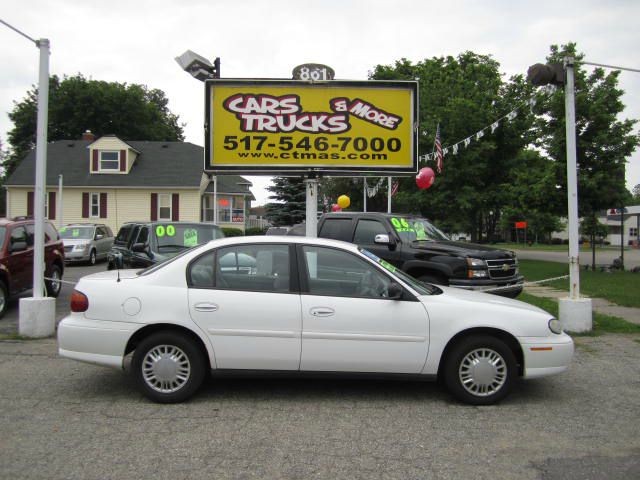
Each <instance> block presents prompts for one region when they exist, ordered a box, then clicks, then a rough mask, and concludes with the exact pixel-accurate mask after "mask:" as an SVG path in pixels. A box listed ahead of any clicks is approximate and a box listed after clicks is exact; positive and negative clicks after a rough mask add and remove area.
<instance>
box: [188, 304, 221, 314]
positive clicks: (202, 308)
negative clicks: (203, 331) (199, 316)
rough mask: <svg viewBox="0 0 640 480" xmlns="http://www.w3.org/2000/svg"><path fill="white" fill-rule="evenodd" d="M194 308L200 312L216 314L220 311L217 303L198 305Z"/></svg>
mask: <svg viewBox="0 0 640 480" xmlns="http://www.w3.org/2000/svg"><path fill="white" fill-rule="evenodd" d="M193 308H194V309H195V310H197V311H198V312H215V311H216V310H218V305H216V304H215V303H196V304H195V305H194V306H193Z"/></svg>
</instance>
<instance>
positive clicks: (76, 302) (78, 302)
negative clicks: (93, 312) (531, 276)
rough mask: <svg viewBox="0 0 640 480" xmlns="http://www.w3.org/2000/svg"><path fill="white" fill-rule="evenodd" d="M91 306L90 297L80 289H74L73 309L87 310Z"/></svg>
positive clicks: (72, 297) (77, 310)
mask: <svg viewBox="0 0 640 480" xmlns="http://www.w3.org/2000/svg"><path fill="white" fill-rule="evenodd" d="M88 308H89V299H88V298H87V296H86V295H85V294H84V293H82V292H79V291H78V290H74V291H73V293H72V294H71V311H72V312H86V311H87V309H88Z"/></svg>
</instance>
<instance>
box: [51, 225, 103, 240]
mask: <svg viewBox="0 0 640 480" xmlns="http://www.w3.org/2000/svg"><path fill="white" fill-rule="evenodd" d="M93 229H94V227H74V226H67V227H62V228H61V229H60V230H58V232H59V233H60V236H61V237H62V239H63V240H88V239H92V238H93Z"/></svg>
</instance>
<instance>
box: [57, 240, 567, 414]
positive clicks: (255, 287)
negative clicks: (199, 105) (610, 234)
mask: <svg viewBox="0 0 640 480" xmlns="http://www.w3.org/2000/svg"><path fill="white" fill-rule="evenodd" d="M248 258H250V259H252V261H251V268H246V265H245V263H247V259H248ZM221 259H222V260H223V261H221ZM234 259H235V260H234ZM221 263H222V264H223V265H222V266H221V265H220V264H221ZM71 312H72V313H71V314H70V315H69V316H67V317H66V318H65V319H64V320H62V322H61V323H60V325H59V328H58V345H59V353H60V355H61V356H63V357H67V358H72V359H75V360H80V361H84V362H90V363H97V364H100V365H109V366H113V367H116V368H120V369H122V368H125V366H129V361H130V370H131V373H132V374H133V376H134V377H135V380H136V383H137V385H138V386H139V388H140V390H141V391H142V393H144V394H145V395H146V396H147V397H149V398H150V399H152V400H154V401H157V402H163V403H172V402H180V401H183V400H185V399H187V398H189V397H190V396H192V395H193V394H194V393H195V392H196V391H197V390H198V388H199V387H200V385H201V384H202V382H203V380H204V378H205V376H206V373H207V371H211V372H212V373H213V374H214V375H215V374H220V373H229V372H240V371H242V372H247V371H250V372H253V373H257V372H262V373H268V372H273V371H278V372H290V373H292V374H310V373H318V372H325V373H326V372H342V373H344V372H348V373H350V374H353V375H363V374H364V375H366V374H373V373H375V374H378V375H379V374H385V375H389V376H394V375H402V376H404V377H408V378H414V379H415V378H418V379H431V380H434V379H437V378H441V379H442V380H443V381H444V384H445V385H446V386H447V387H448V389H449V391H450V392H451V393H452V394H453V395H454V396H455V397H457V398H458V399H460V400H461V401H464V402H467V403H471V404H475V405H485V404H491V403H494V402H497V401H499V400H500V399H502V398H504V397H505V396H506V395H507V393H508V392H509V391H510V390H511V388H512V386H513V384H514V381H515V379H516V377H519V376H521V377H525V378H534V377H541V376H545V375H552V374H556V373H560V372H563V371H564V370H566V369H567V367H568V365H569V363H570V361H571V357H572V356H573V342H572V340H571V338H570V337H569V336H568V335H566V334H565V333H563V332H562V329H561V327H560V323H559V322H558V320H556V319H555V318H553V316H552V315H551V314H549V313H547V312H545V311H544V310H541V309H539V308H537V307H534V306H531V305H528V304H526V303H522V302H519V301H517V300H510V299H506V298H502V297H498V296H495V295H488V294H483V293H477V292H470V291H464V290H457V289H451V288H446V287H438V286H433V285H429V284H425V283H422V282H419V281H417V280H415V279H413V278H411V277H409V276H407V275H405V274H404V273H403V272H401V271H400V270H397V269H396V268H394V267H393V266H392V265H390V264H388V263H387V262H385V261H384V260H381V259H379V258H378V257H376V256H375V255H373V254H371V253H370V252H368V251H366V250H363V249H360V248H358V247H357V246H355V245H352V244H348V243H344V242H338V241H332V240H322V239H312V238H306V237H273V236H269V237H239V238H238V237H236V238H225V239H220V240H214V241H212V242H210V243H208V244H206V245H202V246H199V247H195V248H193V249H190V250H188V251H186V252H184V253H183V254H181V255H179V256H177V257H175V258H174V259H172V260H169V261H167V262H165V263H163V264H160V265H156V266H154V267H151V268H148V269H146V270H139V271H136V270H120V271H108V272H102V273H96V274H93V275H89V276H86V277H84V278H82V279H81V280H80V282H79V283H78V284H77V286H76V290H75V291H74V293H73V295H72V297H71Z"/></svg>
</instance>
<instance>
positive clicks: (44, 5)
mask: <svg viewBox="0 0 640 480" xmlns="http://www.w3.org/2000/svg"><path fill="white" fill-rule="evenodd" d="M0 18H2V19H3V20H4V21H6V22H8V23H10V24H12V25H13V26H15V27H17V28H18V29H20V30H22V31H23V32H25V33H27V34H28V35H29V36H31V37H32V38H48V39H49V40H50V41H51V59H50V62H51V63H50V69H51V73H52V74H57V75H59V76H63V75H65V74H66V75H75V74H77V73H82V74H83V75H84V76H85V77H88V78H92V79H95V80H106V81H115V82H126V83H139V84H146V85H147V86H149V87H150V88H159V89H161V90H163V91H164V92H165V93H166V95H167V97H168V99H169V108H170V110H171V111H172V112H173V113H175V114H178V115H179V116H180V120H181V121H182V122H185V123H186V127H185V135H186V140H187V141H189V142H192V143H195V144H198V145H203V143H204V142H203V137H204V134H203V129H202V123H203V121H202V120H203V117H204V88H203V86H202V84H201V83H199V82H198V81H196V80H195V79H193V78H192V77H191V76H189V75H188V74H186V73H185V72H183V71H182V70H181V69H180V67H179V66H178V64H177V63H176V62H175V60H174V57H176V56H177V55H179V54H181V53H182V52H184V51H185V50H187V49H190V50H193V51H195V52H197V53H199V54H200V55H203V56H205V57H208V58H211V59H213V58H215V57H220V58H221V62H222V67H221V71H222V76H223V77H271V78H290V77H291V70H292V69H293V67H295V66H296V65H299V64H302V63H310V62H316V63H324V64H326V65H329V66H331V67H332V68H333V69H334V70H335V72H336V78H340V79H350V80H365V79H366V78H367V73H368V72H369V71H370V70H372V69H373V68H374V67H375V65H377V64H392V63H393V62H394V61H395V60H398V59H400V58H402V57H406V58H408V59H410V60H412V61H420V60H422V59H425V58H431V57H434V56H445V55H453V56H456V55H458V54H459V53H461V52H464V51H466V50H471V51H473V52H475V53H478V54H486V55H492V56H493V58H494V59H495V60H497V61H498V62H499V63H500V65H501V69H502V71H503V72H504V73H505V74H506V75H507V76H510V75H513V74H516V73H526V70H527V67H528V66H529V65H531V64H533V63H537V62H543V61H544V59H545V57H546V55H547V54H548V52H549V46H550V45H551V44H564V43H567V42H569V41H574V42H577V43H578V48H579V50H580V51H582V52H584V53H585V55H586V57H585V60H587V61H591V62H596V63H605V64H612V65H620V66H626V67H631V68H636V69H638V68H640V49H639V48H638V47H639V46H640V28H638V19H640V2H639V1H637V0H609V1H588V0H581V1H557V0H553V1H546V0H536V1H529V2H525V1H517V0H510V1H509V0H505V1H498V0H495V1H490V0H485V1H482V2H481V1H470V0H469V1H458V0H449V1H437V2H436V1H426V0H423V1H410V0H407V1H393V0H385V1H378V0H371V1H364V0H339V1H337V0H326V1H306V0H291V1H289V0H269V1H266V0H263V1H258V0H246V1H244V0H231V1H229V0H217V1H216V0H202V1H200V0H181V1H174V0H153V1H147V0H127V1H121V0H111V1H108V2H105V1H100V2H98V1H93V0H83V1H75V0H56V1H50V0H48V1H44V0H42V1H40V0H37V1H31V0H2V6H1V7H0ZM0 65H2V69H1V72H2V73H1V74H0V140H1V141H2V143H3V144H5V145H6V143H7V131H8V130H10V129H11V128H12V125H11V122H10V121H9V119H8V116H7V113H8V112H9V111H10V110H11V109H12V106H13V101H16V100H17V101H19V100H21V99H22V98H24V96H25V94H26V92H27V90H29V88H30V87H31V85H33V84H36V83H37V79H38V50H37V48H36V47H35V46H34V45H33V44H30V43H29V41H27V40H26V39H24V38H23V37H21V36H19V35H18V34H16V33H15V32H13V31H11V30H9V29H8V28H6V27H5V26H4V25H1V24H0ZM620 80H621V81H620V84H621V87H622V88H623V90H625V92H626V94H625V96H624V99H623V100H624V103H625V104H626V106H627V110H626V111H625V113H624V118H636V119H637V118H640V74H639V73H632V72H623V73H622V74H621V77H620ZM505 113H507V112H505ZM81 133H82V132H78V136H80V134H81ZM473 133H475V132H469V134H473ZM458 140H461V139H458V138H456V139H443V143H444V144H448V143H450V142H454V141H458ZM534 174H535V172H532V175H534ZM249 178H250V179H251V180H252V181H253V183H254V188H253V191H254V194H255V195H256V197H257V199H258V202H257V203H258V204H261V203H264V202H265V199H266V196H267V194H268V193H267V192H265V191H264V188H263V187H264V186H265V185H266V184H268V182H269V180H268V178H267V177H249ZM636 184H640V152H636V153H634V155H633V156H632V157H631V158H630V159H629V163H628V164H627V186H628V187H629V188H631V187H633V186H634V185H636Z"/></svg>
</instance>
